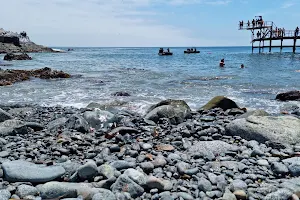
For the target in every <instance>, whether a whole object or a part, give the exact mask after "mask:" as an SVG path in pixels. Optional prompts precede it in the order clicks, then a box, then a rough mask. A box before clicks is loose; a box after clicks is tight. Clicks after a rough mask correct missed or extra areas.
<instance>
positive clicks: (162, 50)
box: [158, 48, 170, 53]
mask: <svg viewBox="0 0 300 200" xmlns="http://www.w3.org/2000/svg"><path fill="white" fill-rule="evenodd" d="M163 52H164V48H160V49H159V51H158V53H163ZM167 52H170V49H169V48H167Z"/></svg>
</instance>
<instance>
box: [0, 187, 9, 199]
mask: <svg viewBox="0 0 300 200" xmlns="http://www.w3.org/2000/svg"><path fill="white" fill-rule="evenodd" d="M10 196H11V194H10V192H9V191H8V190H5V189H2V190H0V200H9V198H10Z"/></svg>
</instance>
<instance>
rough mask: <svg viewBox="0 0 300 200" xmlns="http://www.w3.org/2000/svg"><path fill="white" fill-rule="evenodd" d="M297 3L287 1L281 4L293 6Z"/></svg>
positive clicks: (286, 6)
mask: <svg viewBox="0 0 300 200" xmlns="http://www.w3.org/2000/svg"><path fill="white" fill-rule="evenodd" d="M295 4H296V3H294V2H285V3H284V4H283V5H282V6H281V8H284V9H285V8H290V7H292V6H294V5H295Z"/></svg>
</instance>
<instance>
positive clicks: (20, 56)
mask: <svg viewBox="0 0 300 200" xmlns="http://www.w3.org/2000/svg"><path fill="white" fill-rule="evenodd" d="M3 60H8V61H12V60H32V58H31V57H30V56H29V55H28V54H26V53H22V54H13V53H8V54H6V55H5V56H4V58H3Z"/></svg>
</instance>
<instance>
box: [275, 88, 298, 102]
mask: <svg viewBox="0 0 300 200" xmlns="http://www.w3.org/2000/svg"><path fill="white" fill-rule="evenodd" d="M276 99H277V100H279V101H300V91H297V90H294V91H289V92H285V93H280V94H278V95H277V96H276Z"/></svg>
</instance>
